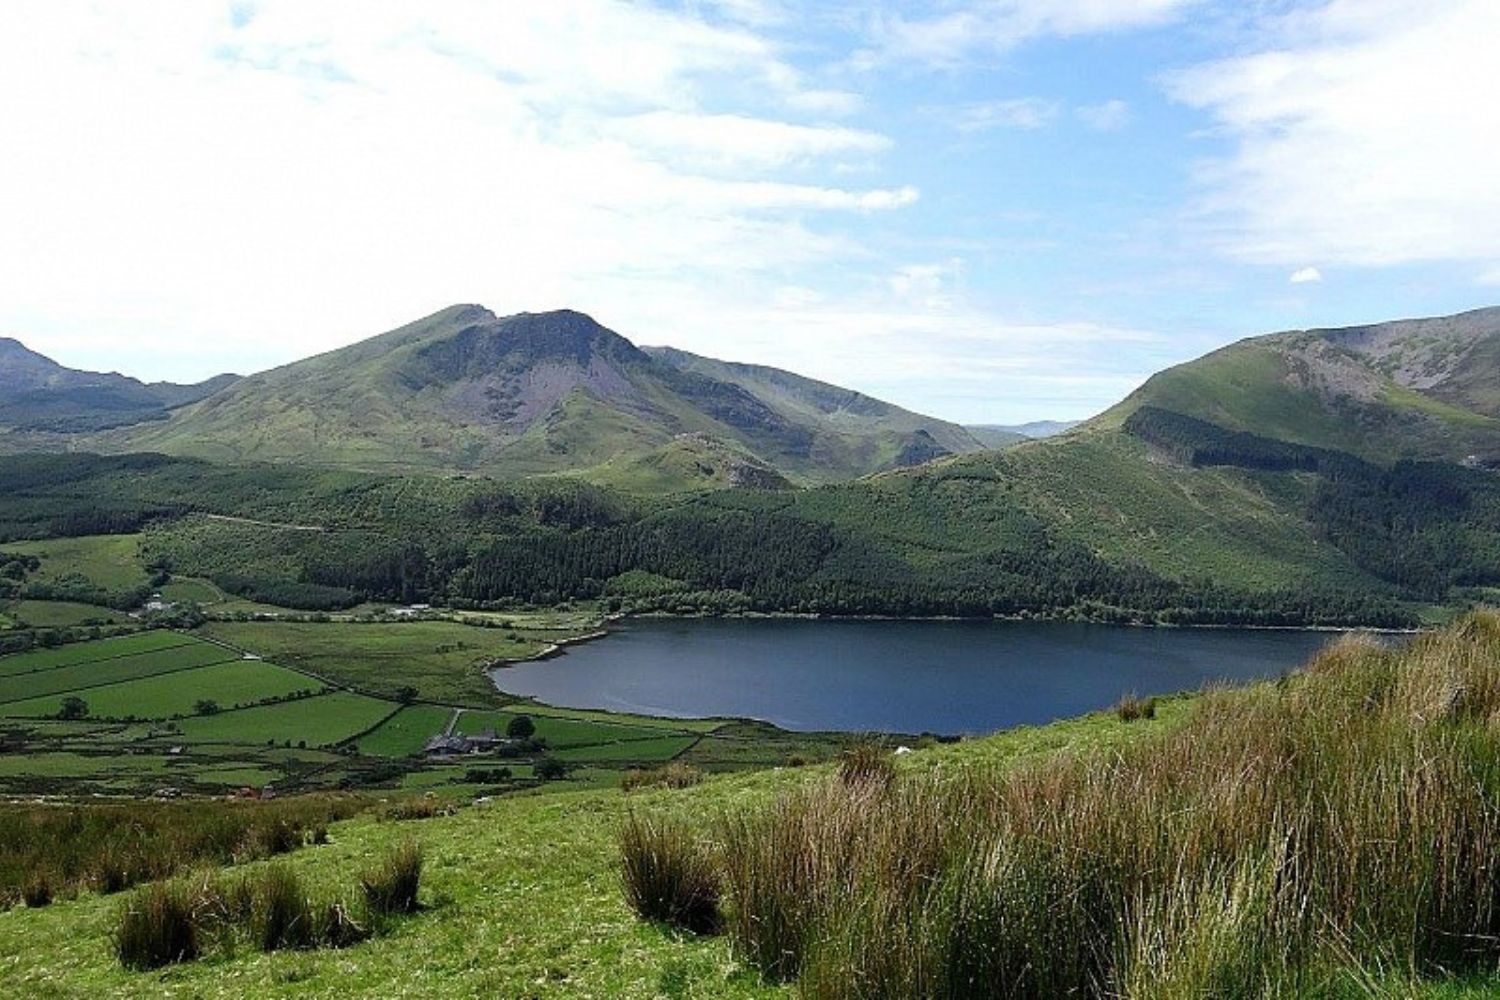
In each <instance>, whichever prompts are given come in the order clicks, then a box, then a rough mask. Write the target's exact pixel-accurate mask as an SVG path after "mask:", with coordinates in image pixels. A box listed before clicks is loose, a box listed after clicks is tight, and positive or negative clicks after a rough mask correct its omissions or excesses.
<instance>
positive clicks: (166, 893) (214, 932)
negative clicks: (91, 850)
mask: <svg viewBox="0 0 1500 1000" xmlns="http://www.w3.org/2000/svg"><path fill="white" fill-rule="evenodd" d="M420 878H421V852H420V850H419V849H418V848H417V847H416V846H415V845H403V846H402V847H400V848H397V849H396V850H394V851H392V852H391V854H390V855H389V856H388V857H387V858H386V859H385V861H384V862H383V863H382V864H381V866H380V867H379V868H378V869H377V874H376V875H372V874H370V873H366V874H365V875H364V876H363V877H362V878H360V879H359V881H358V883H357V884H356V888H357V889H358V900H359V904H358V905H359V906H360V907H361V909H360V910H356V908H355V907H351V906H350V905H349V904H348V903H347V902H346V901H345V900H344V899H342V898H332V899H330V898H328V897H327V896H321V897H315V896H314V894H313V893H311V892H309V890H308V888H307V886H306V884H305V883H304V882H303V880H302V878H301V877H300V876H299V875H298V874H297V873H296V872H295V871H294V870H293V869H291V868H290V867H289V866H288V865H286V864H285V863H283V862H277V863H272V864H270V865H267V866H265V867H263V868H260V869H258V870H255V871H252V872H249V873H246V874H241V875H238V876H234V877H218V876H215V875H214V874H212V873H211V872H209V873H204V874H201V875H195V876H193V877H192V878H190V879H187V880H179V881H164V882H157V883H153V884H151V885H149V886H147V887H146V888H144V889H140V890H137V892H136V893H135V894H134V895H133V896H132V897H130V898H129V899H128V900H127V901H126V903H125V904H124V905H123V906H122V907H121V908H120V911H119V916H118V921H117V924H116V928H115V945H116V953H117V955H118V956H119V959H120V962H121V964H122V965H124V966H125V967H126V968H128V969H135V970H143V969H154V968H160V967H161V966H163V965H168V964H171V963H173V962H186V961H191V960H193V959H195V958H197V957H199V956H200V955H201V954H202V953H203V952H205V951H207V950H208V948H210V947H212V946H214V945H217V946H218V947H220V948H222V949H223V950H224V951H225V952H231V951H233V949H234V948H235V946H236V944H237V943H245V944H248V945H249V946H251V947H253V948H255V949H257V950H260V951H267V952H272V951H283V950H307V949H312V948H347V947H350V946H352V945H355V944H358V943H359V942H361V941H365V940H368V939H369V938H370V937H372V936H373V935H374V934H375V933H376V932H377V931H379V930H380V929H382V928H384V927H387V926H388V924H389V921H390V920H391V919H394V918H395V917H397V916H400V915H404V914H410V913H414V912H416V911H417V909H418V906H417V902H416V900H417V888H418V885H419V884H420Z"/></svg>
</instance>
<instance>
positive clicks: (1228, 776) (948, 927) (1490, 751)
mask: <svg viewBox="0 0 1500 1000" xmlns="http://www.w3.org/2000/svg"><path fill="white" fill-rule="evenodd" d="M1122 717H1123V716H1122ZM1137 717H1138V718H1139V717H1141V716H1137ZM1497 720H1500V618H1497V617H1496V616H1495V615H1494V614H1492V613H1488V612H1485V613H1478V614H1475V615H1471V616H1470V617H1468V618H1466V619H1464V620H1463V621H1462V622H1460V623H1458V624H1457V625H1455V626H1453V627H1452V628H1449V629H1447V630H1445V631H1444V632H1442V633H1439V634H1435V635H1430V636H1423V637H1421V638H1418V639H1416V640H1414V641H1412V642H1411V643H1409V644H1407V645H1406V646H1404V647H1400V648H1386V647H1385V646H1383V645H1381V644H1379V643H1376V642H1373V641H1371V640H1368V639H1358V638H1356V639H1347V640H1342V641H1340V642H1338V643H1336V644H1335V645H1334V646H1332V647H1331V648H1330V649H1329V650H1327V651H1325V652H1324V653H1322V654H1320V655H1319V656H1318V657H1316V658H1315V659H1314V660H1313V661H1312V662H1311V663H1310V664H1309V665H1308V667H1307V668H1306V669H1305V670H1303V671H1301V672H1299V673H1297V674H1294V675H1291V676H1289V677H1287V678H1285V679H1284V680H1283V681H1282V682H1280V683H1278V684H1275V685H1260V686H1256V687H1252V688H1247V689H1242V690H1225V691H1216V692H1210V693H1207V694H1205V695H1203V696H1201V697H1200V698H1199V699H1198V700H1197V702H1196V703H1195V705H1194V707H1193V708H1192V710H1191V711H1190V713H1189V715H1188V717H1187V719H1186V720H1185V721H1184V722H1183V723H1181V724H1176V723H1174V725H1173V726H1171V727H1168V728H1165V729H1163V730H1162V731H1161V732H1153V733H1152V734H1151V735H1150V736H1146V737H1142V738H1141V739H1138V740H1134V741H1131V742H1130V743H1128V744H1126V745H1125V746H1124V748H1123V749H1117V750H1108V751H1107V750H1102V749H1101V750H1095V751H1087V752H1079V753H1075V754H1071V755H1062V756H1057V757H1053V758H1049V759H1046V760H1043V761H1039V762H1034V763H1029V764H1026V765H1022V766H1019V767H1012V768H1009V769H1002V768H996V767H974V768H966V769H959V770H948V771H929V772H921V773H912V774H909V775H905V776H902V777H900V778H899V779H898V778H896V777H894V775H893V777H892V778H891V779H890V780H889V782H883V781H882V780H879V779H877V780H874V781H871V780H867V779H865V778H863V777H858V778H854V779H853V780H851V776H850V775H851V772H853V773H862V769H859V770H856V769H855V768H853V767H852V766H849V767H847V768H846V764H845V762H841V766H840V772H839V777H838V778H837V779H834V780H829V781H825V782H822V783H819V784H814V785H811V786H807V787H804V788H801V789H799V790H797V791H793V792H790V793H787V794H785V795H783V796H782V797H781V798H779V799H778V800H776V801H775V802H774V803H772V804H771V805H769V806H761V807H756V808H753V809H746V810H741V811H738V812H735V813H732V814H730V815H728V816H726V817H725V818H724V819H723V821H722V822H721V823H720V825H719V829H718V831H717V834H718V839H719V840H720V841H721V844H722V850H721V852H720V855H719V857H720V864H721V866H722V872H723V877H724V888H725V895H726V898H727V900H728V901H729V902H728V906H727V913H726V917H725V919H726V927H727V930H728V932H729V934H730V936H731V938H732V940H733V942H734V945H735V947H736V949H737V951H738V952H739V953H740V954H741V955H742V956H743V957H744V958H745V959H746V960H747V961H748V962H750V963H751V964H753V965H755V966H757V967H758V968H759V969H761V970H762V971H763V972H764V973H765V974H766V975H768V976H770V977H772V978H775V979H789V978H793V977H797V978H798V979H799V986H800V988H801V991H802V993H803V994H804V995H807V996H809V997H815V998H856V997H878V996H942V997H952V998H963V997H981V996H984V997H990V996H1007V997H1036V998H1042V997H1055V996H1064V995H1067V996H1084V997H1114V996H1122V995H1123V996H1143V997H1144V996H1150V997H1177V996H1181V997H1190V996H1191V997H1198V996H1238V997H1270V996H1297V995H1307V994H1308V993H1316V992H1318V991H1320V990H1323V989H1325V987H1327V984H1329V983H1331V982H1334V981H1335V980H1337V979H1338V977H1339V976H1347V975H1348V974H1349V968H1350V966H1351V964H1353V965H1358V964H1359V963H1361V962H1366V963H1369V964H1370V966H1371V967H1372V968H1381V969H1396V970H1402V972H1403V974H1405V972H1406V971H1407V970H1409V971H1410V972H1411V973H1412V974H1415V975H1419V976H1420V975H1433V976H1437V975H1446V974H1450V973H1454V972H1462V971H1464V970H1467V969H1475V968H1492V967H1493V966H1494V964H1495V963H1496V961H1497V960H1500V868H1497V867H1496V866H1495V865H1494V864H1493V859H1494V858H1495V857H1497V856H1500V724H1497ZM846 761H847V758H846ZM689 835H690V834H687V833H682V834H680V836H684V837H685V836H689Z"/></svg>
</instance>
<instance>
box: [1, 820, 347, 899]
mask: <svg viewBox="0 0 1500 1000" xmlns="http://www.w3.org/2000/svg"><path fill="white" fill-rule="evenodd" d="M362 807H363V804H362V802H361V800H360V799H358V798H356V797H354V796H335V795H312V796H301V797H297V798H286V799H277V800H275V801H271V802H226V801H223V800H218V801H179V802H152V803H132V804H89V805H51V804H47V805H40V804H3V805H0V897H6V896H18V895H20V890H21V888H22V887H23V886H24V885H25V884H26V882H27V881H28V880H29V879H30V878H31V877H32V873H34V872H36V871H46V872H48V873H49V877H50V880H51V882H52V886H53V890H54V892H62V891H65V890H68V889H73V888H83V887H88V888H92V889H94V890H96V891H99V892H105V893H113V892H120V891H122V890H125V889H128V888H130V887H131V886H133V885H136V884H139V883H141V882H145V881H151V880H155V879H161V878H165V877H167V876H169V875H172V874H173V873H175V872H178V871H181V870H183V869H186V868H189V867H192V866H194V865H197V864H205V863H207V864H227V863H229V862H231V861H234V860H236V859H247V858H250V857H265V856H269V855H270V854H273V853H280V852H281V851H282V850H290V849H292V848H294V847H297V846H300V844H301V843H302V840H303V838H304V831H306V830H309V829H314V828H316V826H317V825H319V824H324V825H326V824H328V823H330V822H332V821H334V820H338V819H344V818H346V817H348V816H352V815H353V814H354V813H355V812H356V811H358V810H359V809H360V808H362Z"/></svg>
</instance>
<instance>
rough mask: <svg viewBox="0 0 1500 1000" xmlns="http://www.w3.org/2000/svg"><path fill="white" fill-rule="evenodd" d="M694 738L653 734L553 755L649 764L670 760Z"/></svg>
mask: <svg viewBox="0 0 1500 1000" xmlns="http://www.w3.org/2000/svg"><path fill="white" fill-rule="evenodd" d="M697 741H698V737H696V736H653V737H650V738H649V739H644V740H627V741H624V742H621V743H599V744H596V745H594V746H582V747H572V748H569V749H564V750H559V751H558V752H557V756H558V757H561V758H562V759H563V760H566V761H571V762H576V763H584V762H588V763H595V762H599V761H611V762H614V763H620V762H628V763H632V764H651V763H659V762H662V761H668V760H671V759H672V758H673V757H676V756H677V755H678V754H681V753H682V752H684V751H685V750H687V749H688V748H689V747H691V746H692V745H693V744H694V743H696V742H697Z"/></svg>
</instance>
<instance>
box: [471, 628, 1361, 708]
mask: <svg viewBox="0 0 1500 1000" xmlns="http://www.w3.org/2000/svg"><path fill="white" fill-rule="evenodd" d="M1331 638H1332V634H1331V633H1327V632H1298V631H1264V630H1249V629H1244V630H1242V629H1143V628H1122V627H1117V626H1109V625H1078V624H1066V623H1029V622H996V621H982V622H981V621H976V622H911V621H804V620H764V619H749V620H736V619H729V620H703V619H637V620H633V621H628V622H624V623H621V624H619V625H616V626H614V627H613V629H612V634H611V635H610V636H608V637H607V638H604V639H600V640H597V641H595V642H591V643H587V644H584V645H580V646H575V647H573V648H571V649H570V650H569V651H568V652H567V653H566V654H564V655H562V656H559V657H556V658H554V659H551V660H543V661H538V662H534V663H524V664H520V665H517V666H513V667H503V668H500V669H499V670H497V671H496V672H495V675H494V676H495V683H496V684H497V685H498V686H499V687H500V689H501V690H503V691H507V692H510V693H512V694H518V695H529V696H531V697H535V698H537V699H539V700H541V701H544V702H546V703H548V704H550V705H561V706H567V707H569V708H603V709H613V710H615V711H622V712H641V713H645V714H649V715H665V716H675V717H679V718H685V717H694V716H737V717H747V718H753V719H763V720H765V721H767V722H773V723H775V724H776V725H778V726H782V727H784V728H786V729H795V730H803V731H807V730H825V729H826V730H845V731H881V730H883V731H890V732H906V733H919V732H935V733H980V732H989V731H991V730H995V729H1003V728H1005V727H1008V726H1017V725H1029V724H1035V723H1044V722H1050V721H1052V720H1054V719H1059V718H1065V717H1067V716H1073V715H1080V714H1082V713H1085V712H1090V711H1094V710H1096V709H1100V708H1107V707H1108V706H1110V705H1112V704H1114V703H1115V702H1116V701H1118V700H1119V699H1120V697H1121V696H1122V695H1124V694H1126V693H1128V692H1135V693H1137V694H1140V695H1149V694H1168V693H1171V692H1174V691H1184V690H1197V689H1198V688H1201V687H1202V686H1204V685H1205V684H1208V683H1213V682H1216V681H1246V680H1254V679H1259V678H1266V677H1275V676H1277V675H1278V674H1280V673H1282V672H1283V671H1285V670H1288V669H1290V668H1292V667H1295V666H1298V665H1300V664H1301V663H1302V662H1303V661H1304V660H1306V659H1307V657H1308V655H1309V654H1311V653H1312V652H1314V651H1315V650H1317V649H1319V648H1321V647H1322V646H1323V645H1324V644H1325V643H1327V642H1328V641H1329V640H1330V639H1331Z"/></svg>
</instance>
